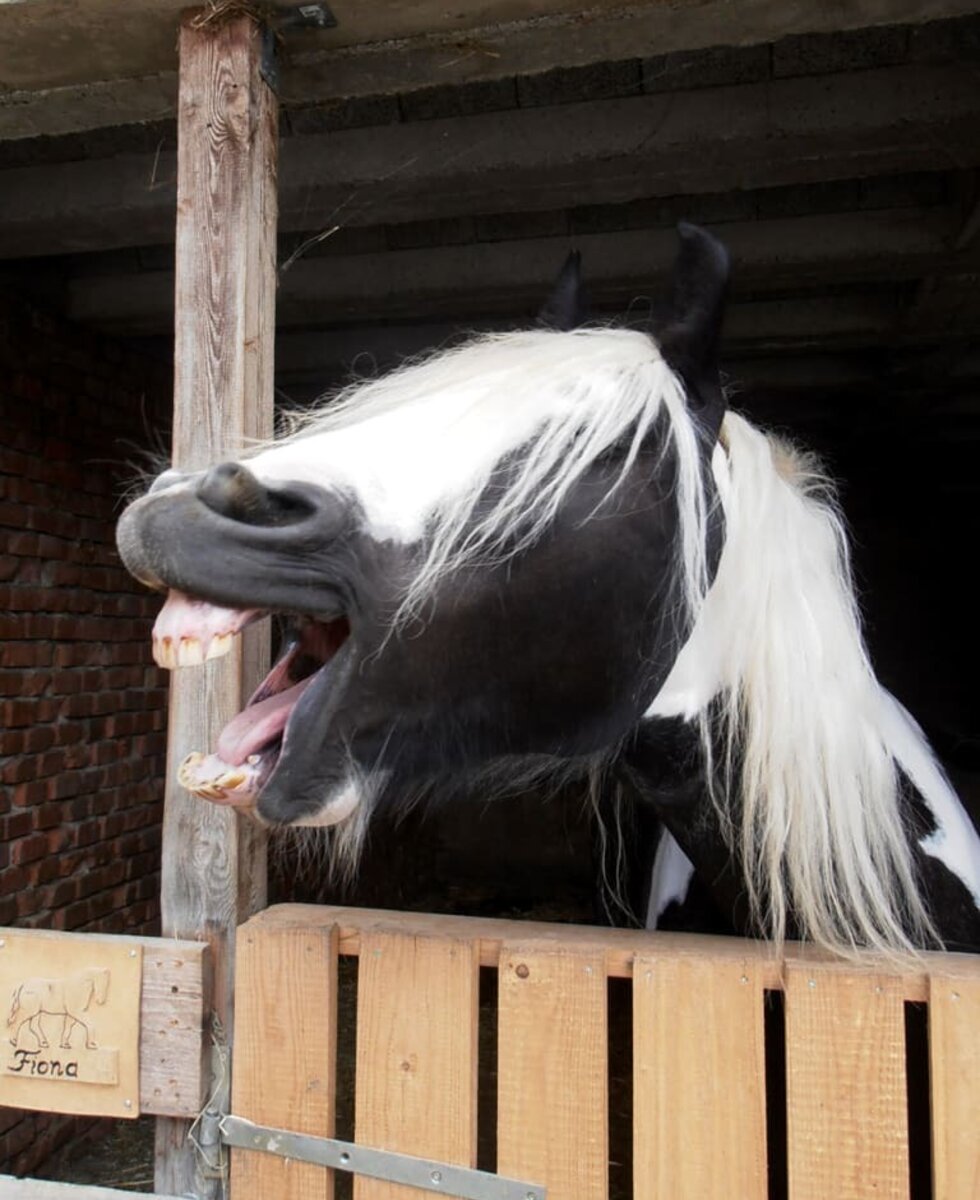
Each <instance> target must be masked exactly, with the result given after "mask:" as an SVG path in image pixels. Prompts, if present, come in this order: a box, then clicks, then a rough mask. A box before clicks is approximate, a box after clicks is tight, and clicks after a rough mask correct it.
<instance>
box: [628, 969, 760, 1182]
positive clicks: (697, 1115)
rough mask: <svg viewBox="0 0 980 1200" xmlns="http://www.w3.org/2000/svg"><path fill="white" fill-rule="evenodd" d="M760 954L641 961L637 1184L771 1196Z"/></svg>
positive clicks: (636, 1005)
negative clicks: (732, 958) (715, 959)
mask: <svg viewBox="0 0 980 1200" xmlns="http://www.w3.org/2000/svg"><path fill="white" fill-rule="evenodd" d="M763 1004H764V995H763V986H762V982H761V978H760V973H759V971H758V970H757V964H756V960H754V959H753V958H752V957H751V956H748V957H746V958H745V959H744V960H743V961H742V962H741V963H739V962H737V961H720V962H713V961H711V960H710V959H708V958H700V959H698V958H694V957H684V956H681V955H671V954H669V953H662V954H642V955H638V956H637V958H636V961H635V963H634V966H633V1129H634V1137H633V1178H634V1184H633V1191H634V1195H636V1196H643V1197H644V1198H645V1200H676V1198H678V1197H688V1196H690V1197H697V1198H698V1200H731V1197H738V1200H765V1198H766V1196H767V1195H768V1179H767V1170H766V1098H765V1030H764V1026H763Z"/></svg>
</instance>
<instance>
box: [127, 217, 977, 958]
mask: <svg viewBox="0 0 980 1200" xmlns="http://www.w3.org/2000/svg"><path fill="white" fill-rule="evenodd" d="M679 234H680V251H679V255H678V259H677V263H676V267H675V276H674V282H673V290H672V296H671V299H670V303H669V306H668V309H667V311H666V313H665V315H664V319H663V320H662V321H661V322H659V323H658V324H657V327H656V328H652V329H637V328H612V327H608V326H601V325H590V324H588V323H587V322H586V323H583V316H584V314H583V302H582V295H581V288H580V284H579V277H578V267H577V261H576V260H575V259H574V257H573V258H572V259H570V260H569V262H568V263H567V264H566V268H565V269H564V271H563V272H562V274H561V276H560V277H559V280H558V283H557V285H556V287H555V290H554V293H553V294H552V296H551V298H550V299H549V301H548V303H547V304H546V306H545V308H544V310H543V311H542V319H541V320H540V321H539V323H538V325H537V326H536V327H534V328H531V329H527V330H523V331H520V332H512V333H504V334H494V335H490V336H484V337H478V338H475V339H473V340H470V341H468V342H467V343H465V344H463V345H461V346H458V347H455V348H452V349H446V350H442V351H440V352H438V353H435V354H434V355H432V356H431V357H428V358H426V359H424V360H423V361H418V362H414V363H409V364H407V365H405V366H403V367H401V368H400V369H398V370H396V371H395V372H393V373H392V374H390V375H388V376H386V377H383V378H380V379H378V380H375V381H370V382H360V383H357V384H355V385H353V386H351V387H350V388H349V389H347V390H345V391H343V392H341V393H340V394H339V395H337V396H336V397H334V398H333V399H332V400H331V402H329V403H327V404H325V405H324V406H323V407H322V408H320V409H318V410H317V411H316V412H314V413H312V414H309V415H307V416H306V417H304V418H300V419H297V420H296V421H295V422H294V423H293V425H292V427H291V428H290V429H289V430H288V431H286V432H285V433H284V434H283V435H282V436H280V437H279V438H278V439H277V440H275V441H273V442H272V443H271V444H266V445H262V446H258V447H255V448H254V449H253V450H251V451H250V452H249V453H248V454H247V455H246V456H244V457H243V458H242V459H241V460H239V461H235V462H224V463H219V464H216V465H215V466H212V467H211V468H210V469H208V470H205V471H203V472H200V473H193V474H181V473H179V472H175V471H173V470H169V471H165V472H164V473H163V474H162V475H161V476H160V477H159V478H157V479H156V481H155V482H154V483H153V484H152V486H151V487H150V489H149V492H148V493H147V494H146V495H145V496H143V497H142V498H140V499H139V500H137V501H135V502H134V503H133V504H131V505H130V506H129V507H128V508H127V510H126V511H125V512H124V514H123V516H122V518H121V520H120V522H119V528H118V545H119V549H120V553H121V555H122V558H123V560H124V562H125V564H126V566H127V567H128V568H129V570H130V571H131V572H132V573H133V575H135V576H136V577H137V578H138V579H140V580H142V581H143V582H144V583H145V584H147V585H149V586H150V587H152V588H156V589H159V590H161V591H167V592H169V599H168V601H167V603H166V604H165V606H164V608H163V610H162V612H161V615H160V618H159V620H158V622H157V626H156V629H155V634H154V640H155V646H156V655H157V661H158V662H160V663H161V664H162V665H165V666H168V667H181V666H192V665H195V664H200V663H203V662H204V661H206V660H207V659H209V658H211V657H214V656H215V655H217V654H220V653H222V652H223V651H224V650H226V649H227V648H228V646H229V645H230V644H231V640H232V638H233V637H234V636H235V635H236V634H237V633H238V632H239V631H240V630H241V629H242V628H243V627H244V626H245V625H246V624H248V623H249V622H251V621H253V620H255V619H257V618H258V617H260V616H261V615H263V614H266V613H277V614H285V615H286V616H287V617H288V620H289V622H290V626H291V630H292V633H291V637H290V639H289V641H288V645H287V646H286V649H285V652H284V654H283V655H282V657H281V658H280V659H279V661H278V663H277V664H276V665H275V666H274V668H273V669H272V671H271V673H270V674H269V676H268V677H267V679H266V680H265V681H264V683H263V684H262V685H261V687H260V688H259V689H258V691H257V692H256V694H255V695H254V696H253V697H252V699H251V701H250V702H249V704H248V705H247V707H246V708H245V709H244V710H243V711H242V712H241V713H240V714H239V715H238V716H236V717H235V718H234V719H233V720H232V721H231V722H230V724H229V725H228V726H227V727H226V728H225V729H224V731H223V732H222V734H221V736H220V738H219V739H218V743H217V745H216V746H214V747H202V750H201V752H200V753H198V754H195V755H192V756H191V757H190V758H189V759H188V760H187V761H186V762H185V763H184V764H183V766H182V767H181V770H180V778H181V781H182V783H183V784H184V785H185V786H186V787H188V788H189V789H190V790H192V791H193V792H196V793H197V794H199V795H200V796H201V797H203V798H204V799H206V800H209V801H213V802H216V803H220V804H232V805H236V806H239V807H240V808H241V809H243V810H248V811H250V812H253V813H254V814H256V815H257V817H258V818H259V819H261V820H263V821H265V822H268V823H271V824H275V825H279V824H319V825H325V826H333V827H334V833H333V852H334V853H335V855H336V856H337V857H338V858H339V859H340V860H342V861H343V862H344V863H346V864H347V865H348V866H350V865H351V864H353V863H354V862H356V858H357V854H358V850H359V847H360V845H361V841H362V839H363V836H364V832H365V830H366V828H367V826H368V823H369V821H370V819H371V814H372V813H375V812H378V811H379V810H381V809H384V808H393V807H395V806H399V805H406V804H410V803H415V802H417V801H418V799H419V798H420V797H424V796H443V797H449V798H452V797H454V796H456V795H457V794H461V793H462V792H463V791H465V790H467V789H468V790H470V791H474V790H475V791H476V792H478V793H481V794H487V793H488V791H490V792H492V791H493V790H495V789H506V788H513V787H515V786H521V785H524V784H530V783H532V782H534V781H540V780H542V779H553V778H555V777H558V778H560V779H568V778H574V777H577V776H581V777H583V778H588V779H590V780H591V781H592V783H593V787H594V788H599V789H601V788H602V787H611V786H615V783H616V781H617V780H620V781H627V782H628V784H629V786H630V787H631V788H632V789H634V790H635V792H636V793H637V794H638V795H639V796H640V798H641V801H642V803H643V804H644V805H646V806H649V809H650V811H651V812H653V813H655V814H656V817H657V818H658V821H659V823H660V827H661V830H662V832H661V833H660V835H659V842H658V844H657V845H653V844H651V845H650V846H649V848H648V849H649V855H650V860H651V862H652V872H651V876H652V877H651V885H650V888H649V903H648V906H647V924H648V925H650V926H655V925H657V924H658V922H659V921H660V920H661V919H662V917H663V915H664V913H665V911H666V910H667V909H669V908H670V907H671V906H672V905H673V904H675V903H676V902H680V901H683V899H684V898H685V896H686V895H687V892H688V889H689V887H690V886H691V884H692V876H693V875H696V876H697V878H698V879H699V880H700V882H701V884H702V885H703V886H704V887H706V888H707V889H708V890H709V891H710V893H711V896H712V900H713V903H714V904H715V906H716V907H717V909H718V910H719V911H720V912H722V913H724V914H725V917H726V919H727V920H728V921H729V922H730V923H731V924H732V925H733V926H734V927H735V928H736V929H737V930H739V931H741V932H744V933H750V934H755V935H761V936H765V937H769V938H773V939H775V940H777V941H779V940H781V939H783V938H785V937H797V938H804V939H807V940H810V941H812V942H815V943H817V944H819V945H821V946H823V947H826V948H828V949H829V950H831V951H833V952H835V953H837V954H844V955H850V954H855V953H859V952H861V951H863V950H864V949H866V948H870V949H874V950H878V951H881V952H884V953H886V954H889V955H891V956H893V957H895V956H904V955H908V954H910V953H913V952H914V951H915V950H916V949H917V948H922V947H935V946H939V945H943V944H945V945H949V946H954V947H957V948H961V949H962V948H977V947H978V946H980V841H978V837H977V834H976V832H975V830H974V828H973V826H972V823H971V822H970V820H969V818H968V816H967V814H966V812H965V810H964V808H963V806H962V805H961V803H960V801H959V799H958V798H957V796H956V795H955V793H954V792H953V790H952V789H951V787H950V785H949V783H948V782H947V780H946V777H945V776H944V774H943V772H942V770H941V768H940V767H939V765H938V764H937V762H936V760H935V758H934V756H933V754H932V752H931V751H930V748H929V746H928V745H927V743H926V740H925V738H924V737H923V735H922V733H921V731H920V729H919V728H918V726H917V725H916V724H915V722H914V721H913V720H912V718H911V717H910V716H909V715H908V714H907V713H906V712H905V710H904V709H903V708H902V707H901V706H900V704H899V703H898V702H897V701H896V700H895V699H893V698H892V697H891V696H890V695H889V694H888V693H887V692H886V691H885V690H884V689H883V688H882V687H881V685H880V684H879V683H878V681H877V679H876V677H875V674H874V672H873V669H872V667H871V664H870V662H869V659H868V655H867V652H866V650H865V646H864V642H863V640H862V634H861V627H860V618H859V614H858V610H857V605H856V602H855V597H854V591H853V587H852V583H851V578H850V572H849V561H848V546H847V540H846V536H845V531H844V528H843V524H842V520H841V517H840V515H839V512H838V509H837V507H836V503H835V498H834V493H833V489H832V487H831V485H830V483H829V482H828V480H827V479H826V478H825V476H824V475H823V474H822V473H821V471H820V469H819V467H818V465H817V464H816V463H815V461H814V460H813V459H812V457H810V456H809V455H807V454H805V453H803V452H801V451H799V450H798V449H796V448H795V447H793V446H791V445H789V444H787V443H786V442H784V441H781V440H780V439H778V438H776V437H773V436H772V435H770V434H767V433H765V432H763V431H762V430H760V429H758V428H756V427H755V426H753V425H752V424H751V423H750V422H749V421H748V420H746V419H745V418H744V417H742V416H740V415H739V414H737V413H735V412H733V411H731V410H729V409H728V407H727V404H726V400H725V395H724V391H723V388H722V385H721V381H720V376H719V369H718V342H719V333H720V329H721V325H722V316H723V309H724V293H725V288H726V282H727V277H728V255H727V253H726V252H725V250H724V248H723V247H722V246H721V245H720V244H719V243H718V242H717V241H716V240H715V239H714V238H712V237H711V236H710V235H708V234H707V233H705V232H704V231H702V230H699V229H697V228H695V227H693V226H689V225H682V226H681V227H680V230H679Z"/></svg>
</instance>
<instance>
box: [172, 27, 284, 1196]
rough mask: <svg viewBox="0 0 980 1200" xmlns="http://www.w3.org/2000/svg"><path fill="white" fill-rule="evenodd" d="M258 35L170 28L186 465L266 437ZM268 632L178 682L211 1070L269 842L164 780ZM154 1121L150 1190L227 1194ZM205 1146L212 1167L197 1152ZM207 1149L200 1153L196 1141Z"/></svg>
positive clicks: (235, 702)
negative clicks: (176, 73)
mask: <svg viewBox="0 0 980 1200" xmlns="http://www.w3.org/2000/svg"><path fill="white" fill-rule="evenodd" d="M262 47H263V34H262V29H261V27H260V26H259V25H258V24H257V23H256V21H254V20H253V19H252V18H251V17H249V16H247V15H243V14H241V13H238V14H235V15H231V16H228V17H227V18H226V19H216V18H215V17H214V15H213V14H208V13H199V14H189V15H186V16H185V17H184V19H183V23H182V25H181V29H180V93H179V101H178V156H177V162H178V167H177V246H176V295H175V328H176V337H175V347H174V367H175V371H174V434H173V462H174V465H175V466H176V467H178V468H182V469H184V470H194V469H197V468H201V467H203V466H205V465H207V464H209V463H211V462H214V461H220V460H221V459H222V458H224V457H232V456H234V455H235V454H237V453H238V452H239V451H240V450H241V448H242V446H243V444H244V443H245V442H246V440H247V439H249V438H255V437H266V436H268V435H269V434H270V433H271V432H272V404H273V383H272V373H273V336H274V330H275V272H276V213H277V205H276V154H277V136H278V107H277V102H276V97H275V95H274V94H273V92H272V91H271V89H270V88H269V87H268V85H267V84H266V83H265V81H264V80H263V78H262V75H261V71H260V68H261V62H262ZM267 659H268V631H267V630H264V629H263V628H262V627H261V626H260V627H258V628H254V629H252V630H249V631H247V632H246V634H245V637H244V640H243V642H242V643H240V644H238V645H237V646H236V648H235V650H234V651H233V652H232V653H231V654H230V655H228V656H226V657H225V658H222V659H218V660H216V661H215V662H211V663H208V664H207V666H206V667H204V668H197V669H195V670H194V671H193V672H188V673H187V675H186V677H185V675H184V673H183V672H181V671H179V670H178V671H176V672H174V674H173V676H172V678H171V685H170V725H169V729H170V733H169V739H170V740H169V750H168V764H167V787H166V799H165V808H164V822H163V879H162V911H163V933H164V935H167V936H173V937H180V938H189V939H196V940H206V941H208V942H209V943H210V944H211V946H212V950H213V956H214V964H215V986H214V998H215V1000H214V1022H213V1027H214V1038H215V1051H214V1053H213V1063H214V1067H213V1076H214V1079H215V1085H216V1086H217V1087H219V1089H220V1087H221V1085H222V1084H223V1085H224V1087H225V1095H224V1096H222V1095H221V1094H219V1095H217V1096H216V1101H217V1104H216V1106H215V1107H216V1108H217V1106H218V1105H221V1104H223V1103H224V1102H225V1100H226V1094H227V1061H226V1056H225V1055H224V1053H223V1051H224V1049H225V1048H226V1047H227V1045H228V1044H229V1042H230V1039H231V1034H232V1028H233V1022H234V998H233V990H232V989H233V981H234V956H235V927H236V925H237V924H238V923H239V922H240V921H243V920H245V918H246V917H248V916H250V915H251V914H252V913H254V912H256V911H257V910H258V909H260V908H263V907H264V906H265V903H266V854H265V849H266V848H265V839H264V836H263V835H262V834H261V832H260V831H259V830H258V829H257V827H256V826H254V825H253V824H251V823H250V822H249V821H248V820H247V819H243V818H241V817H238V816H236V814H235V812H234V811H233V810H232V809H230V808H222V807H220V806H218V805H215V804H204V803H202V802H201V801H200V800H198V799H195V798H194V797H192V796H189V795H188V794H187V793H186V792H184V791H183V790H182V789H181V788H180V787H179V786H178V785H177V783H176V768H177V765H178V764H179V763H180V762H181V761H182V759H183V758H184V757H185V756H186V755H187V754H188V753H189V752H190V751H192V750H195V749H201V748H204V749H207V748H209V747H211V746H213V745H214V744H215V741H216V739H217V735H218V732H219V731H220V729H221V728H222V726H223V725H224V724H225V723H226V722H227V721H228V720H229V719H230V718H231V716H232V715H234V714H235V713H236V712H238V710H239V709H240V707H241V706H242V704H243V702H244V699H245V698H246V697H247V695H248V694H249V693H250V692H251V691H252V690H253V689H254V687H255V686H256V684H257V681H258V679H259V678H261V675H262V674H264V672H265V671H266V670H267V669H268V668H267ZM189 1134H190V1125H189V1123H188V1122H186V1121H180V1120H172V1119H166V1118H165V1119H161V1120H159V1121H158V1124H157V1140H156V1187H157V1189H158V1190H159V1191H161V1192H166V1193H172V1194H175V1195H178V1194H179V1195H186V1194H193V1195H194V1196H197V1197H200V1198H201V1200H206V1198H208V1200H209V1198H211V1197H218V1196H221V1195H222V1193H223V1190H224V1188H223V1182H222V1169H223V1163H222V1162H220V1161H219V1160H220V1157H221V1156H220V1147H219V1146H218V1145H217V1144H216V1143H215V1141H214V1139H215V1135H216V1129H215V1127H214V1124H213V1122H212V1121H209V1120H207V1119H206V1120H204V1121H203V1122H202V1123H201V1124H200V1125H199V1126H198V1128H197V1129H196V1130H194V1134H193V1138H191V1137H190V1136H189ZM195 1141H197V1142H202V1143H205V1150H206V1152H207V1155H208V1156H209V1157H212V1158H213V1161H214V1163H215V1166H214V1168H212V1169H209V1168H208V1167H207V1166H206V1165H205V1163H204V1162H203V1157H202V1156H201V1155H200V1154H199V1153H198V1151H197V1149H196V1148H195V1145H194V1142H195ZM208 1142H211V1143H212V1144H210V1145H207V1144H206V1143H208Z"/></svg>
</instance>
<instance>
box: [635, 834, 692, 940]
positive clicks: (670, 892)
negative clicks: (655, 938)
mask: <svg viewBox="0 0 980 1200" xmlns="http://www.w3.org/2000/svg"><path fill="white" fill-rule="evenodd" d="M693 875H694V864H693V863H692V862H691V860H690V859H689V858H688V857H687V855H686V854H685V853H684V851H683V850H682V849H681V848H680V846H678V844H677V842H675V841H674V839H673V837H672V836H671V835H670V834H669V833H668V832H667V830H666V829H665V830H664V831H663V833H662V834H661V835H660V842H659V843H658V845H657V853H656V855H655V857H654V860H653V870H652V871H651V873H650V900H649V902H648V903H647V919H646V928H647V929H656V928H657V922H658V921H659V920H660V918H661V917H662V916H663V914H664V911H665V909H666V908H667V906H668V905H669V904H671V903H672V902H674V901H676V902H677V903H678V904H682V903H683V902H684V899H685V897H686V896H687V889H688V888H689V887H690V886H691V878H692V876H693Z"/></svg>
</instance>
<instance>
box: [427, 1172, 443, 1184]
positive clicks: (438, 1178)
mask: <svg viewBox="0 0 980 1200" xmlns="http://www.w3.org/2000/svg"><path fill="white" fill-rule="evenodd" d="M429 1178H430V1179H431V1180H432V1182H433V1183H442V1172H441V1171H432V1172H431V1173H430V1175H429Z"/></svg>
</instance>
